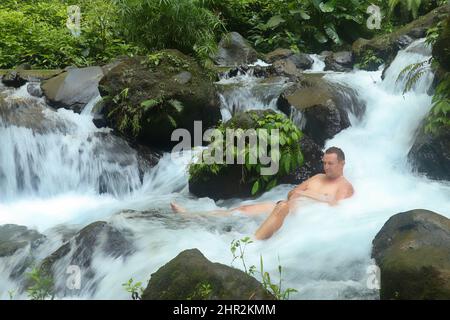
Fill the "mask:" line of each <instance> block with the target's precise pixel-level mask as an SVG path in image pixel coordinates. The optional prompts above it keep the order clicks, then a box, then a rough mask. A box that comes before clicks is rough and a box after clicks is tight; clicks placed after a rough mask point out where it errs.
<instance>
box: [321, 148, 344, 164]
mask: <svg viewBox="0 0 450 320" xmlns="http://www.w3.org/2000/svg"><path fill="white" fill-rule="evenodd" d="M325 153H326V154H330V153H335V154H336V156H337V158H338V160H339V161H343V160H345V154H344V151H342V150H341V149H339V148H338V147H330V148H328V149H327V150H325Z"/></svg>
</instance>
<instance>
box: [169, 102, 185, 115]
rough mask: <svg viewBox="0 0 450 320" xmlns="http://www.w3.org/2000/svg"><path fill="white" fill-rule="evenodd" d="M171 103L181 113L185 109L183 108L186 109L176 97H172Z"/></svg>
mask: <svg viewBox="0 0 450 320" xmlns="http://www.w3.org/2000/svg"><path fill="white" fill-rule="evenodd" d="M169 104H170V105H171V106H172V107H174V108H175V110H177V112H178V113H180V112H181V111H183V109H184V105H183V104H182V103H181V102H180V101H178V100H176V99H171V100H169Z"/></svg>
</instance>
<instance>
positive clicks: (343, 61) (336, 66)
mask: <svg viewBox="0 0 450 320" xmlns="http://www.w3.org/2000/svg"><path fill="white" fill-rule="evenodd" d="M352 68H353V54H352V53H351V52H350V51H339V52H333V53H332V54H329V55H327V56H326V57H325V70H333V71H339V72H348V71H351V70H352Z"/></svg>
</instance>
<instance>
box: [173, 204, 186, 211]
mask: <svg viewBox="0 0 450 320" xmlns="http://www.w3.org/2000/svg"><path fill="white" fill-rule="evenodd" d="M170 207H171V208H172V210H173V212H176V213H183V212H186V209H184V208H183V207H180V206H179V205H177V204H176V203H175V202H171V203H170Z"/></svg>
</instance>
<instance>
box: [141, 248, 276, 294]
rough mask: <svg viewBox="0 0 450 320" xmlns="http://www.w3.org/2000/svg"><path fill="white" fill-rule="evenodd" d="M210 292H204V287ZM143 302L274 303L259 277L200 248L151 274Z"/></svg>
mask: <svg viewBox="0 0 450 320" xmlns="http://www.w3.org/2000/svg"><path fill="white" fill-rule="evenodd" d="M202 287H203V288H209V290H201V288H202ZM142 299H143V300H167V299H174V300H186V299H190V300H231V299H233V300H273V299H274V297H273V296H272V295H271V294H269V293H268V292H267V291H266V290H265V289H264V288H263V286H262V285H261V283H259V282H258V281H257V280H256V279H255V278H253V277H251V276H249V275H247V274H246V273H244V272H242V271H240V270H238V269H234V268H231V267H229V266H226V265H223V264H220V263H212V262H210V261H209V260H207V259H206V258H205V257H204V256H203V254H202V253H201V252H200V251H199V250H198V249H190V250H185V251H183V252H181V253H180V254H179V255H178V256H176V257H175V258H174V259H172V260H171V261H169V262H168V263H167V264H166V265H164V266H162V267H161V268H160V269H159V270H158V271H156V272H155V273H153V274H152V275H151V278H150V281H149V283H148V286H147V288H146V289H145V291H144V293H143V295H142Z"/></svg>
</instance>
